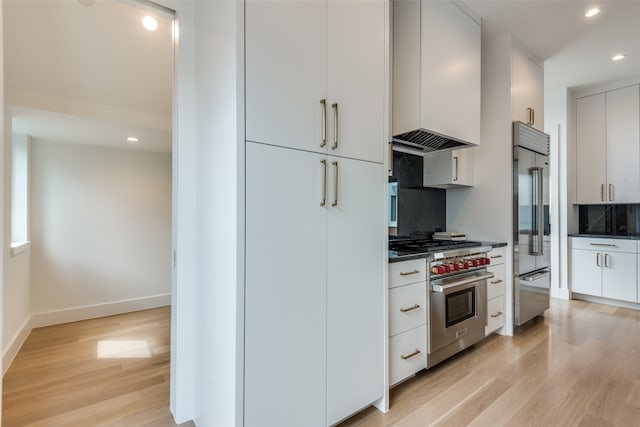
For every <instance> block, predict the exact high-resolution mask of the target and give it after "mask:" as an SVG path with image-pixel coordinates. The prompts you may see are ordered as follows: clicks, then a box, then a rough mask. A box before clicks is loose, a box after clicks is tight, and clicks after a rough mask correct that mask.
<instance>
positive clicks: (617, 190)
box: [578, 85, 640, 203]
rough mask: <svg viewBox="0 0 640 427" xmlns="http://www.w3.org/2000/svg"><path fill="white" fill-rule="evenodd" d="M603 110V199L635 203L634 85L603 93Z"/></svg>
mask: <svg viewBox="0 0 640 427" xmlns="http://www.w3.org/2000/svg"><path fill="white" fill-rule="evenodd" d="M606 111H607V120H606V123H607V132H606V133H607V157H606V163H607V194H608V197H607V200H608V201H609V202H615V203H638V202H640V92H639V89H638V86H637V85H636V86H630V87H626V88H622V89H618V90H613V91H610V92H607V93H606ZM579 148H580V147H579ZM578 185H580V184H579V183H578Z"/></svg>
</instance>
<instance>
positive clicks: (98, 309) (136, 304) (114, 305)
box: [2, 294, 171, 375]
mask: <svg viewBox="0 0 640 427" xmlns="http://www.w3.org/2000/svg"><path fill="white" fill-rule="evenodd" d="M167 305H171V294H162V295H154V296H151V297H144V298H135V299H129V300H123V301H114V302H109V303H105V304H93V305H86V306H81V307H73V308H66V309H62V310H54V311H46V312H41V313H32V314H31V315H30V316H29V317H27V319H26V320H25V321H24V323H23V324H22V326H21V328H20V329H19V330H18V332H17V333H16V334H15V336H14V337H13V339H12V340H11V342H10V344H9V345H8V346H7V348H6V350H5V351H4V353H3V354H2V375H4V374H5V373H6V372H7V369H9V366H10V365H11V363H12V362H13V359H14V358H15V357H16V354H18V351H20V348H21V347H22V345H23V344H24V342H25V340H26V339H27V337H28V336H29V333H31V330H32V329H34V328H41V327H43V326H52V325H59V324H61V323H69V322H77V321H80V320H87V319H96V318H98V317H105V316H113V315H116V314H122V313H130V312H132V311H140V310H148V309H151V308H158V307H165V306H167Z"/></svg>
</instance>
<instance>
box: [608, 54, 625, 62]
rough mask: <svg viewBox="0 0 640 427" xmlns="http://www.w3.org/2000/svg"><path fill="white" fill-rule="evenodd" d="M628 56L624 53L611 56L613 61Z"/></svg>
mask: <svg viewBox="0 0 640 427" xmlns="http://www.w3.org/2000/svg"><path fill="white" fill-rule="evenodd" d="M625 57H626V55H623V54H619V55H615V56H614V57H612V58H611V60H612V61H620V60H621V59H624V58H625Z"/></svg>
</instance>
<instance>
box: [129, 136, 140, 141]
mask: <svg viewBox="0 0 640 427" xmlns="http://www.w3.org/2000/svg"><path fill="white" fill-rule="evenodd" d="M127 141H129V142H138V141H140V138H136V137H135V136H128V137H127Z"/></svg>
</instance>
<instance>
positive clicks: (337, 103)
mask: <svg viewBox="0 0 640 427" xmlns="http://www.w3.org/2000/svg"><path fill="white" fill-rule="evenodd" d="M385 19H386V18H385V2H384V1H383V0H371V1H366V2H353V1H347V0H331V1H326V0H324V1H320V0H312V1H300V2H290V1H284V2H283V1H272V0H250V1H247V3H246V13H245V20H246V21H245V22H246V24H245V31H246V37H245V43H246V59H245V61H246V75H245V83H246V139H247V140H249V141H254V142H263V143H267V144H271V145H279V146H283V147H290V148H299V149H304V150H309V151H315V152H323V153H329V154H334V155H337V156H344V157H350V158H356V159H363V160H369V161H374V162H379V163H381V162H382V160H383V152H384V144H383V143H384V142H385V137H384V132H383V125H384V114H385V113H384V90H385V82H384V79H385V76H386V74H385V28H386V26H385ZM354 22H357V23H358V25H357V26H355V25H353V23H354Z"/></svg>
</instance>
